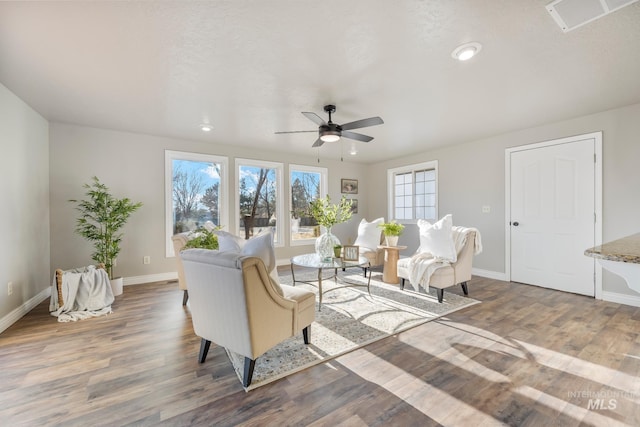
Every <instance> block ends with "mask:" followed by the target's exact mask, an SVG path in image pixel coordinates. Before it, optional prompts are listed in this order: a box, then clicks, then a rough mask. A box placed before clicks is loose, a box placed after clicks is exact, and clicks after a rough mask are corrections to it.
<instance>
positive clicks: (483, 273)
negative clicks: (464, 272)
mask: <svg viewBox="0 0 640 427" xmlns="http://www.w3.org/2000/svg"><path fill="white" fill-rule="evenodd" d="M471 274H473V275H474V276H480V277H486V278H487V279H495V280H502V281H505V282H506V281H507V274H506V273H501V272H499V271H491V270H483V269H481V268H472V269H471Z"/></svg>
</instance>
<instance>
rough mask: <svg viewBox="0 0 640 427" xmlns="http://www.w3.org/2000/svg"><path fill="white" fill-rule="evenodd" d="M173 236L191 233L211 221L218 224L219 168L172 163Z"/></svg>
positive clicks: (217, 166)
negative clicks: (185, 232) (186, 232)
mask: <svg viewBox="0 0 640 427" xmlns="http://www.w3.org/2000/svg"><path fill="white" fill-rule="evenodd" d="M172 183H173V189H172V190H173V191H172V196H173V233H174V234H176V233H181V232H184V231H192V230H195V229H197V228H198V227H201V226H203V225H204V223H205V222H206V221H211V222H213V223H214V224H215V225H220V224H219V222H220V219H219V211H220V203H219V189H220V165H219V164H216V163H207V162H199V161H193V160H173V175H172Z"/></svg>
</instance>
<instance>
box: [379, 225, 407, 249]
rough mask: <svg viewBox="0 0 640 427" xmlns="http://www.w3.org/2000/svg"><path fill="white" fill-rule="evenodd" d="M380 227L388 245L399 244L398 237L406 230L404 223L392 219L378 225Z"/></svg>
mask: <svg viewBox="0 0 640 427" xmlns="http://www.w3.org/2000/svg"><path fill="white" fill-rule="evenodd" d="M378 227H380V228H382V234H384V238H385V240H386V245H387V246H397V245H398V238H399V237H400V235H401V234H402V231H403V230H404V225H402V224H399V223H397V222H395V221H391V222H383V223H382V224H380V225H378Z"/></svg>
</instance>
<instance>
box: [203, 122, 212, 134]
mask: <svg viewBox="0 0 640 427" xmlns="http://www.w3.org/2000/svg"><path fill="white" fill-rule="evenodd" d="M200 129H202V131H203V132H211V131H212V130H213V126H212V125H210V124H209V123H203V124H201V125H200Z"/></svg>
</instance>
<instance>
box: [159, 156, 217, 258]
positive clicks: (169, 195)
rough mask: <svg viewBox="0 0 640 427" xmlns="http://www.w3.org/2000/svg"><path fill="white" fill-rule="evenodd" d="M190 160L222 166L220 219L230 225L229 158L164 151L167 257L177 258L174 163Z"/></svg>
mask: <svg viewBox="0 0 640 427" xmlns="http://www.w3.org/2000/svg"><path fill="white" fill-rule="evenodd" d="M174 160H188V161H194V162H206V163H218V164H220V185H219V188H218V198H219V203H220V211H219V213H218V217H219V219H220V224H221V225H223V226H225V225H227V226H228V224H229V194H228V193H229V192H228V190H227V188H228V185H229V158H228V157H225V156H217V155H214V154H203V153H192V152H188V151H173V150H165V151H164V180H165V181H164V207H165V257H166V258H172V257H175V253H174V251H173V241H172V240H171V236H173V161H174Z"/></svg>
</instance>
